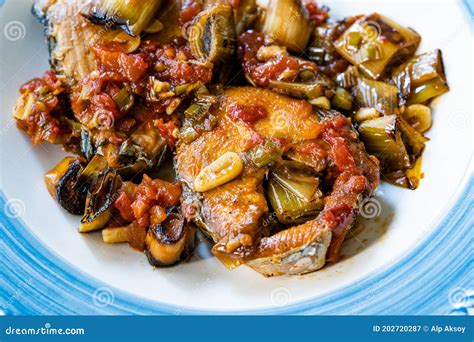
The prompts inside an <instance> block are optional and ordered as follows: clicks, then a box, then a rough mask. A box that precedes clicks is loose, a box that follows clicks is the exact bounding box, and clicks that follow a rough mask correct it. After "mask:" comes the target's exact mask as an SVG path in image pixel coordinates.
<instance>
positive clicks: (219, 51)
mask: <svg viewBox="0 0 474 342" xmlns="http://www.w3.org/2000/svg"><path fill="white" fill-rule="evenodd" d="M189 43H190V45H191V51H192V53H193V55H194V57H195V58H196V59H197V60H198V61H200V62H202V63H218V62H224V63H225V62H226V61H228V60H229V58H230V57H232V55H233V54H234V50H235V28H234V19H233V12H232V8H231V7H230V5H228V4H221V5H216V6H214V7H212V8H210V9H208V10H206V11H203V12H201V13H199V15H198V16H197V17H196V18H195V19H194V20H193V23H192V25H191V26H190V30H189Z"/></svg>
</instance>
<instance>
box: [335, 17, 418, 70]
mask: <svg viewBox="0 0 474 342" xmlns="http://www.w3.org/2000/svg"><path fill="white" fill-rule="evenodd" d="M420 40H421V38H420V36H419V35H418V34H417V33H416V32H415V31H413V30H411V29H409V28H405V27H402V26H400V25H398V24H397V23H395V22H393V21H392V20H390V19H388V18H387V17H384V16H382V15H380V14H378V13H374V14H372V15H370V16H366V17H362V18H360V19H359V20H357V21H356V22H355V23H354V24H353V25H352V26H351V27H349V29H347V30H346V31H345V32H344V34H343V35H342V36H341V37H340V38H339V39H338V40H337V42H336V43H335V46H336V50H337V52H339V53H340V54H341V55H342V56H343V57H344V58H345V59H347V60H348V61H349V62H350V63H352V64H354V65H357V66H358V67H359V68H360V69H361V70H362V72H364V73H365V74H366V75H367V76H369V77H371V78H373V79H378V78H379V77H380V76H381V75H382V74H383V73H384V71H385V68H386V67H387V66H388V65H389V64H390V63H392V62H395V61H396V62H399V61H403V60H406V59H407V58H409V57H411V55H413V53H414V52H415V51H416V49H417V47H418V45H419V43H420Z"/></svg>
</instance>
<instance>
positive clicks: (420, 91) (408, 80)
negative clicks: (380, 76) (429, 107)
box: [392, 50, 449, 104]
mask: <svg viewBox="0 0 474 342" xmlns="http://www.w3.org/2000/svg"><path fill="white" fill-rule="evenodd" d="M392 79H393V81H394V83H395V84H396V85H397V87H398V89H399V92H400V102H401V104H404V103H407V104H413V103H424V102H426V101H428V100H429V99H432V98H434V97H436V96H439V95H441V94H444V93H445V92H447V91H448V90H449V87H448V84H447V82H446V75H445V73H444V66H443V58H442V55H441V51H440V50H435V51H434V52H430V53H425V54H422V55H419V56H416V57H413V58H412V59H410V60H409V61H408V62H406V63H405V64H403V65H401V66H400V67H398V68H396V69H395V70H394V71H393V73H392Z"/></svg>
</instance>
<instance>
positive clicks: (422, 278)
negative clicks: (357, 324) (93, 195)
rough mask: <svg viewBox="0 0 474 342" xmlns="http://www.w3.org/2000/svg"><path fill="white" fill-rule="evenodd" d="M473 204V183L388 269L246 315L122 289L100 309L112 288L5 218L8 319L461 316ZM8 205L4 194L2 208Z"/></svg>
mask: <svg viewBox="0 0 474 342" xmlns="http://www.w3.org/2000/svg"><path fill="white" fill-rule="evenodd" d="M473 197H474V178H473V177H471V178H470V181H469V182H468V184H467V186H466V187H465V189H464V190H463V192H462V193H461V194H460V196H459V201H458V202H457V203H456V204H455V205H454V207H453V208H452V209H451V211H450V212H449V213H448V214H447V215H446V217H445V218H444V219H443V220H442V222H441V223H440V224H439V226H438V227H437V228H436V229H435V230H434V231H433V232H432V233H431V234H430V235H429V236H427V237H426V238H425V240H424V241H422V242H421V243H420V244H419V245H418V246H417V247H416V248H415V249H414V250H413V251H411V252H410V253H408V254H407V255H405V256H403V257H402V258H401V259H400V260H398V261H397V262H394V263H393V264H391V265H390V266H387V267H386V268H385V269H382V270H379V271H378V272H375V273H374V274H372V275H370V276H368V277H366V278H365V279H362V280H359V281H357V282H355V283H354V284H351V285H349V286H346V287H344V288H341V289H338V290H335V291H333V292H331V293H329V294H327V295H324V296H320V297H317V298H314V299H312V300H308V301H305V302H302V303H296V304H293V305H290V306H288V307H284V308H279V309H274V308H272V309H265V310H257V311H245V312H235V311H232V312H228V311H226V312H219V311H202V310H193V309H189V308H182V307H176V306H171V305H167V304H163V303H159V302H153V301H150V300H148V299H145V298H142V297H138V296H135V295H132V294H130V293H127V292H124V291H122V290H119V289H116V288H111V289H112V291H113V293H114V296H115V298H114V301H113V303H111V304H110V305H108V306H106V307H98V306H96V305H94V302H93V299H92V298H93V293H94V291H95V290H96V289H97V288H99V287H103V286H105V287H109V288H110V286H108V285H107V284H105V283H103V282H101V281H100V280H98V279H95V278H92V277H90V276H89V275H87V274H85V273H83V272H82V271H80V270H79V269H77V268H76V267H74V266H72V265H69V264H67V263H66V262H65V261H63V260H62V259H61V258H60V257H59V256H58V255H56V254H55V253H54V252H52V251H50V250H49V249H48V248H47V247H46V246H44V245H43V244H42V243H41V242H40V241H38V240H37V239H36V238H35V236H34V235H33V234H32V233H31V232H30V231H29V229H28V228H27V227H26V226H25V225H24V224H23V223H22V222H21V221H20V220H18V219H10V218H8V217H6V216H5V215H3V216H2V217H1V219H2V221H1V224H0V227H1V230H0V236H1V242H0V243H1V245H0V248H1V249H0V250H1V254H2V255H1V257H2V260H4V261H5V262H3V263H2V266H1V274H2V279H1V285H2V286H1V289H0V298H2V302H3V303H7V304H8V306H7V307H6V308H5V311H6V313H7V314H61V315H65V314H66V315H67V314H176V313H179V314H222V313H226V314H269V313H272V314H382V313H383V314H448V313H450V312H451V311H453V309H454V308H453V307H452V305H451V304H450V303H449V300H448V297H449V294H450V291H452V290H453V289H454V288H461V289H465V290H466V291H469V290H472V281H471V282H470V279H472V248H471V247H470V246H472V227H473V226H474V224H473V223H474V212H473V207H474V200H473ZM5 202H6V199H5V196H4V195H3V193H1V192H0V207H2V208H3V207H4V205H5ZM29 279H31V282H29V281H28V280H29ZM12 298H13V299H12ZM9 301H10V302H9Z"/></svg>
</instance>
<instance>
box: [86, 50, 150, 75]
mask: <svg viewBox="0 0 474 342" xmlns="http://www.w3.org/2000/svg"><path fill="white" fill-rule="evenodd" d="M91 50H92V52H93V53H94V55H95V56H96V58H97V60H98V61H99V63H100V64H101V65H102V66H104V67H105V68H107V69H109V70H110V71H114V72H116V73H118V74H119V75H121V76H123V77H124V78H126V79H127V80H129V81H130V82H138V81H139V80H141V79H142V78H143V77H144V76H145V75H146V71H147V69H148V66H149V65H148V64H147V62H146V61H145V56H143V55H142V54H140V53H138V54H126V53H124V52H123V47H122V45H121V44H119V43H108V44H92V45H91Z"/></svg>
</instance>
